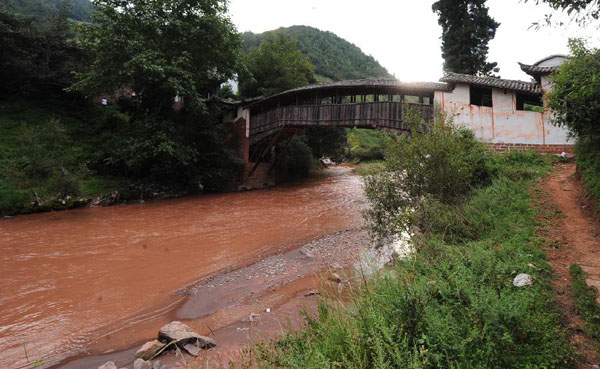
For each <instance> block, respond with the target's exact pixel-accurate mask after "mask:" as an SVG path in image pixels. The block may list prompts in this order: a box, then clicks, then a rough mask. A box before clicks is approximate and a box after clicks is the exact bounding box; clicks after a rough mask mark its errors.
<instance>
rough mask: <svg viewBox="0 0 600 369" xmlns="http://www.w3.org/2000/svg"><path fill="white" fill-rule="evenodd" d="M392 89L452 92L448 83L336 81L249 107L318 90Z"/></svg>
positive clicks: (279, 95) (309, 87)
mask: <svg viewBox="0 0 600 369" xmlns="http://www.w3.org/2000/svg"><path fill="white" fill-rule="evenodd" d="M362 87H364V88H391V89H398V90H405V91H415V92H421V91H422V92H432V91H450V90H451V89H450V86H448V84H446V83H439V82H401V81H399V80H397V79H394V78H386V79H352V80H346V81H336V82H326V83H315V84H312V85H306V86H302V87H298V88H294V89H291V90H287V91H284V92H280V93H278V94H275V95H272V96H268V97H264V98H260V99H258V101H256V100H254V101H252V102H251V103H250V104H249V105H255V104H258V103H261V102H263V101H266V100H271V99H273V98H277V97H281V96H284V95H291V94H294V93H300V92H307V91H317V90H330V89H336V88H339V89H346V88H353V89H360V88H362Z"/></svg>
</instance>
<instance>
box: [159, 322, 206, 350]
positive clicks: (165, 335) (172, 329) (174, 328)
mask: <svg viewBox="0 0 600 369" xmlns="http://www.w3.org/2000/svg"><path fill="white" fill-rule="evenodd" d="M158 339H159V340H160V341H162V342H165V341H166V342H171V341H177V345H178V346H180V347H183V346H184V345H185V344H188V343H192V344H197V346H198V347H200V348H211V347H215V346H216V343H215V341H214V340H213V339H212V338H209V337H205V336H201V335H199V334H198V333H196V332H194V331H193V330H192V328H190V327H188V326H187V325H185V324H183V323H182V322H179V321H173V322H171V323H169V324H167V325H165V326H163V327H162V328H161V329H160V331H158Z"/></svg>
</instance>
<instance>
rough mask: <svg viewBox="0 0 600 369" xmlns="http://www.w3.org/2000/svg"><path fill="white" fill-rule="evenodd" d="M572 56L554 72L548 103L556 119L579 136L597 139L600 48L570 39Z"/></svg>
mask: <svg viewBox="0 0 600 369" xmlns="http://www.w3.org/2000/svg"><path fill="white" fill-rule="evenodd" d="M569 46H570V49H571V53H572V57H571V58H570V59H569V60H568V61H566V62H565V63H564V64H563V65H561V66H560V68H559V70H558V73H555V74H554V75H553V79H554V87H553V89H552V91H551V92H550V93H549V95H548V105H549V107H550V108H551V109H552V110H554V111H555V118H554V119H555V122H556V123H557V124H558V125H562V126H566V127H567V128H568V129H569V130H570V131H571V132H572V133H573V134H575V135H578V136H593V137H595V138H596V139H598V140H600V125H599V124H598V122H600V50H598V49H591V48H588V47H586V45H585V44H584V43H583V41H581V40H570V41H569Z"/></svg>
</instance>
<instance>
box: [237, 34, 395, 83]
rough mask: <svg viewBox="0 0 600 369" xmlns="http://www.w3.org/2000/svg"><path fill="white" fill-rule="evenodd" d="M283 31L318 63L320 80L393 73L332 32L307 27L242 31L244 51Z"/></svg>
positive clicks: (388, 75) (379, 76)
mask: <svg viewBox="0 0 600 369" xmlns="http://www.w3.org/2000/svg"><path fill="white" fill-rule="evenodd" d="M277 32H281V33H283V34H284V35H285V36H287V37H288V38H290V39H294V40H296V45H295V46H296V49H298V50H299V51H300V52H302V54H304V56H306V57H307V58H308V60H309V61H310V62H311V63H312V64H313V65H314V66H315V74H316V77H317V79H318V80H334V81H341V80H345V79H357V78H389V77H391V76H392V75H391V74H390V73H389V72H388V71H387V70H386V69H385V68H384V67H382V66H381V65H380V64H379V63H378V62H377V60H375V59H374V58H373V57H372V56H370V55H366V54H365V53H363V52H362V50H361V49H360V48H358V47H357V46H356V45H354V44H352V43H350V42H348V41H346V40H344V39H343V38H341V37H339V36H337V35H336V34H334V33H332V32H327V31H321V30H318V29H316V28H313V27H308V26H292V27H287V28H279V29H277V30H275V31H268V32H264V33H261V34H255V33H252V32H245V33H243V34H242V40H243V42H244V50H245V51H246V52H247V53H248V52H250V51H251V50H252V49H254V48H257V47H258V46H260V44H261V43H262V42H263V41H264V40H265V39H268V38H269V37H271V36H272V35H273V33H277Z"/></svg>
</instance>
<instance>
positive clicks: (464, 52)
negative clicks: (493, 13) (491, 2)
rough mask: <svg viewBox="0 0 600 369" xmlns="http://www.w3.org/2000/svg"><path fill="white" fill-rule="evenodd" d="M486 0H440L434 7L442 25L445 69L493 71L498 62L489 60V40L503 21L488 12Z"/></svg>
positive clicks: (486, 72) (462, 71)
mask: <svg viewBox="0 0 600 369" xmlns="http://www.w3.org/2000/svg"><path fill="white" fill-rule="evenodd" d="M485 2H486V0H438V1H436V2H435V3H433V6H432V9H433V11H434V12H435V13H437V15H438V17H439V18H438V23H439V24H440V26H442V57H443V58H444V70H445V71H448V72H454V73H465V74H473V75H490V74H491V73H492V72H497V71H498V69H497V68H496V66H497V65H498V63H496V62H493V63H490V62H488V61H487V54H488V43H489V42H490V40H492V39H493V38H494V36H495V35H496V29H497V28H498V26H499V25H500V23H498V22H496V21H495V20H494V19H493V18H492V17H490V16H489V14H488V8H487V6H485Z"/></svg>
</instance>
